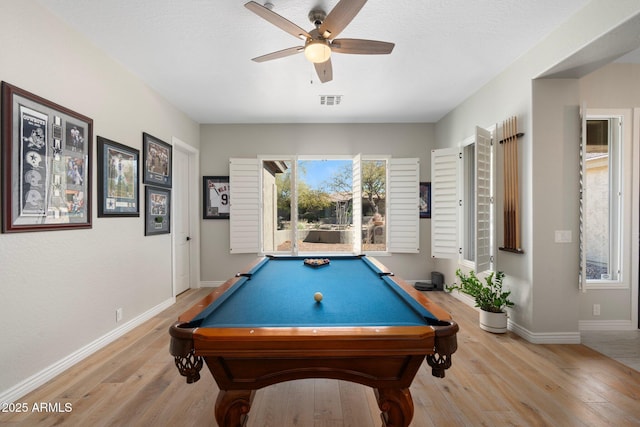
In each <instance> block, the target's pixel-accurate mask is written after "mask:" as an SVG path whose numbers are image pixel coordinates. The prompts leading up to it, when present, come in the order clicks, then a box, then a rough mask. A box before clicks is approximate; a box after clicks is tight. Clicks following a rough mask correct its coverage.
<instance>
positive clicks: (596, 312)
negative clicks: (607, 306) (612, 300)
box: [593, 304, 600, 316]
mask: <svg viewBox="0 0 640 427" xmlns="http://www.w3.org/2000/svg"><path fill="white" fill-rule="evenodd" d="M593 315H594V316H600V304H593Z"/></svg>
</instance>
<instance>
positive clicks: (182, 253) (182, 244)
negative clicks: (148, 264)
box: [172, 138, 200, 295]
mask: <svg viewBox="0 0 640 427" xmlns="http://www.w3.org/2000/svg"><path fill="white" fill-rule="evenodd" d="M197 165H198V152H197V150H195V149H194V148H192V147H191V146H189V145H187V144H185V143H183V142H181V141H180V140H178V139H177V138H173V189H172V198H173V201H172V205H173V226H172V227H173V230H174V232H173V292H174V295H178V294H180V293H182V292H184V291H186V290H187V289H190V288H195V287H197V283H198V282H199V277H198V272H199V262H198V258H199V256H200V255H199V251H198V247H199V238H198V234H199V230H198V214H197V211H198V205H197V203H198V166H197Z"/></svg>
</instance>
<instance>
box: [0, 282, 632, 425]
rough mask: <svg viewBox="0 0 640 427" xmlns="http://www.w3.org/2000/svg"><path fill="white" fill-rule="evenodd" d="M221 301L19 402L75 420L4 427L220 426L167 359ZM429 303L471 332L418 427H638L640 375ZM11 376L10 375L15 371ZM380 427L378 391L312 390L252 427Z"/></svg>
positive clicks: (32, 420) (212, 394)
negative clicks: (182, 332) (198, 317)
mask: <svg viewBox="0 0 640 427" xmlns="http://www.w3.org/2000/svg"><path fill="white" fill-rule="evenodd" d="M209 291H210V290H208V289H200V290H192V291H188V292H186V293H185V294H183V295H181V296H180V297H179V298H178V303H177V304H176V305H175V306H173V307H171V308H170V309H167V310H166V311H164V312H163V313H161V314H160V315H158V316H156V317H155V318H153V319H152V320H150V321H148V322H146V323H145V324H143V325H142V326H140V327H138V328H136V329H135V330H134V331H131V332H130V333H128V334H126V335H125V336H123V337H122V338H120V339H118V340H117V341H115V342H114V343H112V344H110V345H109V346H107V347H105V348H104V349H102V350H100V351H99V352H97V353H95V354H94V355H92V356H90V357H88V358H87V359H85V360H83V361H82V362H80V363H79V364H77V365H76V366H74V367H73V368H71V369H69V370H68V371H67V372H65V373H64V374H62V375H60V376H59V377H57V378H55V379H53V380H52V381H50V382H49V383H47V384H45V385H43V386H42V387H40V388H39V389H37V390H35V391H34V392H32V393H30V394H29V395H27V396H25V397H24V398H22V399H20V400H19V401H20V402H24V403H26V404H27V406H28V407H29V408H30V409H29V410H31V408H32V406H33V404H34V403H35V404H39V402H45V403H52V404H56V403H59V404H60V406H61V407H63V408H64V405H65V404H67V403H68V404H70V405H71V407H72V410H71V412H67V413H38V412H28V413H24V414H7V413H0V425H3V426H6V425H8V426H12V425H16V426H30V427H31V426H54V425H62V426H215V425H216V423H215V420H214V417H213V407H214V403H215V399H216V395H217V392H218V389H217V386H216V385H215V382H214V381H213V379H212V377H211V374H210V373H209V372H208V370H207V369H206V367H205V368H204V369H203V372H202V379H201V380H200V381H199V382H197V383H195V384H186V383H185V382H184V380H183V379H182V377H180V376H179V375H178V373H177V371H176V369H175V368H174V365H173V358H172V357H171V356H170V355H169V352H168V342H169V335H168V332H167V330H168V328H169V325H170V324H171V322H173V321H174V320H175V319H176V318H177V317H178V315H179V314H180V313H181V312H183V311H184V310H186V309H187V308H188V307H190V306H191V305H192V304H194V303H195V302H196V301H197V300H198V299H200V298H201V297H202V296H204V295H206V294H207V293H208V292H209ZM428 296H429V297H430V298H432V299H433V300H434V301H436V302H437V303H438V304H440V305H441V306H442V307H443V308H445V309H447V310H448V311H450V312H451V314H452V316H453V318H454V319H455V320H456V321H457V322H458V323H459V325H460V333H459V335H458V343H459V349H458V351H457V352H456V353H455V354H454V356H453V367H452V368H451V369H450V370H449V371H447V374H446V377H445V378H444V379H439V378H435V377H432V376H431V373H430V370H429V368H428V366H427V365H426V363H424V365H423V366H422V368H421V369H420V372H419V374H418V375H417V377H416V379H415V381H414V383H413V385H412V386H411V393H412V395H413V400H414V405H415V414H414V418H413V422H412V424H411V425H412V426H413V427H427V426H446V427H448V426H616V427H618V426H638V425H640V373H639V372H638V371H635V370H633V369H631V368H629V367H627V366H625V365H623V364H621V363H618V362H616V361H614V360H612V359H610V358H607V357H605V356H603V355H602V354H600V353H598V352H596V351H595V350H592V349H590V348H588V347H586V346H583V345H534V344H530V343H528V342H526V341H525V340H523V339H521V338H519V337H518V336H517V335H515V334H512V333H507V334H504V335H494V334H490V333H487V332H483V331H481V330H480V329H479V328H478V326H477V318H478V315H477V313H476V311H474V310H473V309H471V308H470V307H467V306H466V305H464V304H462V303H461V302H459V301H457V300H455V299H454V298H452V297H451V296H450V295H448V294H444V293H442V292H433V293H428ZM4 369H7V367H4ZM380 424H381V422H380V418H379V411H378V408H377V405H376V402H375V398H374V396H373V392H372V390H371V389H369V388H367V387H364V386H360V385H358V384H351V383H347V382H342V381H334V380H321V379H319V380H302V381H292V382H288V383H282V384H277V385H275V386H271V387H267V388H265V389H262V390H260V391H258V393H257V395H256V399H255V401H254V404H253V406H252V409H251V412H250V416H249V423H248V425H249V427H269V426H272V427H287V426H296V427H307V426H309V427H311V426H313V427H343V426H352V427H367V426H379V425H380Z"/></svg>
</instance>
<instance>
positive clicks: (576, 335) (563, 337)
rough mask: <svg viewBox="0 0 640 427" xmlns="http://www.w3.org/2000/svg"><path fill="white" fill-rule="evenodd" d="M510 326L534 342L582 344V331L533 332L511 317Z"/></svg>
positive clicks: (510, 328)
mask: <svg viewBox="0 0 640 427" xmlns="http://www.w3.org/2000/svg"><path fill="white" fill-rule="evenodd" d="M508 328H509V330H510V331H512V332H513V333H515V334H518V335H520V336H521V337H522V338H524V339H525V340H527V341H529V342H530V343H532V344H580V332H531V331H529V330H528V329H526V328H523V327H522V326H520V325H518V324H517V323H515V322H512V321H511V319H509V325H508Z"/></svg>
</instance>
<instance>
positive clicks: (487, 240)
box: [474, 127, 491, 272]
mask: <svg viewBox="0 0 640 427" xmlns="http://www.w3.org/2000/svg"><path fill="white" fill-rule="evenodd" d="M475 150H476V156H475V158H476V176H475V180H476V195H475V198H476V200H475V203H476V210H475V212H476V227H475V228H476V235H475V242H474V243H475V246H476V248H475V254H476V259H475V261H476V271H477V272H481V271H485V270H488V269H489V268H490V266H491V132H489V131H488V130H486V129H482V128H480V127H476V144H475Z"/></svg>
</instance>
